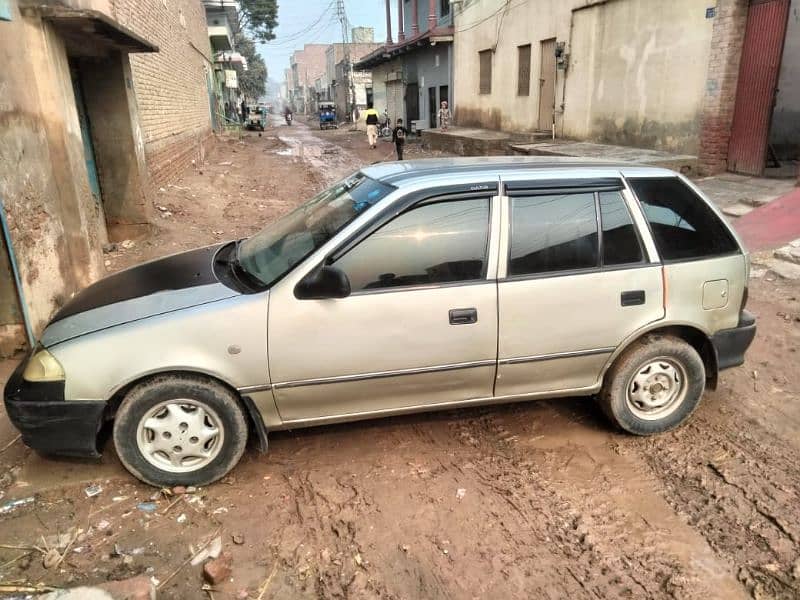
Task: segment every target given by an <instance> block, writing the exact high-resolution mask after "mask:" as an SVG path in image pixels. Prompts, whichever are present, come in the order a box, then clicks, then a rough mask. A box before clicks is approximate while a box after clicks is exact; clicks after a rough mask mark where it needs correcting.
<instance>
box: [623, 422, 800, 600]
mask: <svg viewBox="0 0 800 600" xmlns="http://www.w3.org/2000/svg"><path fill="white" fill-rule="evenodd" d="M730 421H731V422H727V423H726V422H723V423H721V424H720V423H717V422H714V421H712V420H711V419H708V418H704V417H698V418H696V419H695V420H693V421H692V422H690V423H687V425H685V426H684V427H683V428H681V429H679V430H677V431H675V432H673V433H671V434H669V435H667V436H664V437H662V438H652V439H648V440H641V441H640V442H639V443H638V444H637V446H640V447H641V448H642V449H643V450H644V452H642V454H643V455H644V456H646V460H647V462H648V464H649V465H650V467H651V469H652V470H653V472H654V473H655V474H656V475H657V476H658V477H659V478H660V479H661V480H662V481H663V482H664V485H665V487H666V490H667V496H666V498H667V501H668V502H670V504H671V505H672V506H673V508H674V509H675V511H676V512H678V513H681V514H683V515H685V516H686V517H687V519H688V521H689V523H690V524H691V525H692V527H694V528H696V529H697V530H698V531H700V532H701V533H702V535H703V536H704V537H705V538H706V540H708V543H709V544H710V545H711V546H712V548H714V550H715V551H716V552H717V553H718V554H719V555H721V556H724V557H725V558H726V559H727V560H729V561H730V562H731V563H732V564H734V565H735V568H736V572H737V576H738V578H739V581H740V582H741V583H742V584H743V585H744V586H745V588H746V589H747V591H748V592H749V593H750V595H751V596H752V597H753V598H779V599H783V598H785V599H790V598H791V599H796V598H798V597H800V514H799V512H798V505H800V456H799V455H798V452H797V451H796V449H795V448H794V447H793V446H791V445H788V444H785V443H783V442H781V440H779V439H776V438H775V437H773V436H772V435H771V434H770V432H768V431H766V430H765V429H764V428H763V427H762V426H761V425H759V424H758V423H756V422H755V421H753V420H749V419H747V418H746V417H745V416H744V415H742V414H740V413H736V414H735V415H733V418H732V419H730ZM734 421H735V422H734Z"/></svg>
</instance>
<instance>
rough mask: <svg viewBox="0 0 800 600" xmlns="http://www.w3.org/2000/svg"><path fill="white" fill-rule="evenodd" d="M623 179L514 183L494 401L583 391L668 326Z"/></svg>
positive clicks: (656, 272)
mask: <svg viewBox="0 0 800 600" xmlns="http://www.w3.org/2000/svg"><path fill="white" fill-rule="evenodd" d="M631 205H632V200H631V199H630V197H629V195H628V194H627V193H625V192H623V186H622V182H621V180H620V179H614V178H612V179H604V180H594V181H591V180H585V181H562V182H558V181H556V182H536V181H516V182H508V184H507V195H506V197H504V198H503V207H504V219H503V222H504V225H505V226H506V229H504V235H503V238H504V240H503V242H501V254H500V263H499V274H498V308H499V344H498V373H497V380H496V383H495V395H497V396H505V395H516V394H529V393H544V392H554V391H565V390H576V391H577V390H581V389H585V388H590V387H592V386H593V385H595V384H596V382H597V381H598V378H599V376H600V373H601V371H602V369H603V366H604V365H605V363H606V362H607V360H608V358H609V357H610V355H611V353H612V352H613V351H614V349H615V348H616V347H617V346H618V345H619V344H620V343H621V342H622V341H623V340H624V339H625V338H626V337H628V336H629V335H631V334H632V333H633V332H635V331H636V330H637V329H639V328H641V327H642V326H644V325H646V324H647V323H650V322H653V321H656V320H658V319H661V318H663V316H664V308H663V287H662V272H661V266H660V264H658V263H657V262H652V261H651V259H652V258H653V257H652V256H651V255H650V253H649V252H648V251H647V250H646V249H645V248H644V244H643V243H642V240H641V239H640V236H639V233H638V231H637V228H636V227H635V225H634V221H633V219H632V216H631Z"/></svg>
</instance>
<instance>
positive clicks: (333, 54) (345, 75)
mask: <svg viewBox="0 0 800 600" xmlns="http://www.w3.org/2000/svg"><path fill="white" fill-rule="evenodd" d="M373 35H374V30H373V29H372V27H354V28H353V30H352V34H351V37H352V39H353V40H361V41H359V42H352V43H349V44H346V45H345V44H331V45H330V46H328V48H327V50H326V51H325V80H326V81H327V84H328V86H327V89H326V92H325V100H328V101H329V102H335V103H336V113H337V115H338V116H339V119H340V120H344V119H345V118H347V117H348V114H349V112H350V110H352V106H351V105H352V102H353V98H352V96H353V94H355V102H356V108H358V109H359V110H362V109H364V108H366V105H367V89H369V88H371V87H372V75H371V73H370V72H369V71H354V72H353V82H352V84H353V85H352V89H351V82H350V67H349V65H348V64H347V59H348V56H347V55H348V53H349V60H350V62H351V63H353V64H355V63H357V62H359V61H360V60H361V59H362V58H363V57H364V56H366V55H368V54H369V53H371V52H373V51H375V50H377V49H378V48H380V47H381V44H376V43H375V42H374V41H373V38H372V36H373Z"/></svg>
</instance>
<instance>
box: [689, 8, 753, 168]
mask: <svg viewBox="0 0 800 600" xmlns="http://www.w3.org/2000/svg"><path fill="white" fill-rule="evenodd" d="M748 5H749V1H748V0H719V2H718V4H717V15H716V17H715V21H714V32H713V36H712V39H711V54H710V56H709V62H708V79H707V81H706V92H705V97H704V99H703V111H702V117H701V123H700V152H699V159H700V171H701V172H702V173H703V174H707V175H711V174H714V173H720V172H722V171H725V170H726V169H727V161H728V145H729V143H730V138H731V126H732V125H733V108H734V104H735V102H736V84H737V82H738V79H739V59H740V58H741V54H742V45H743V43H744V32H745V27H746V25H747V9H748Z"/></svg>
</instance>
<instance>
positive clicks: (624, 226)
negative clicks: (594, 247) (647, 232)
mask: <svg viewBox="0 0 800 600" xmlns="http://www.w3.org/2000/svg"><path fill="white" fill-rule="evenodd" d="M599 196H600V217H601V220H602V222H603V264H604V265H606V266H613V265H628V264H632V263H638V262H641V261H642V246H641V244H640V243H639V236H638V235H637V234H636V229H635V227H634V226H633V220H632V219H631V215H630V213H629V212H628V207H627V206H626V205H625V199H624V198H623V197H622V194H620V193H619V192H600V194H599Z"/></svg>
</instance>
